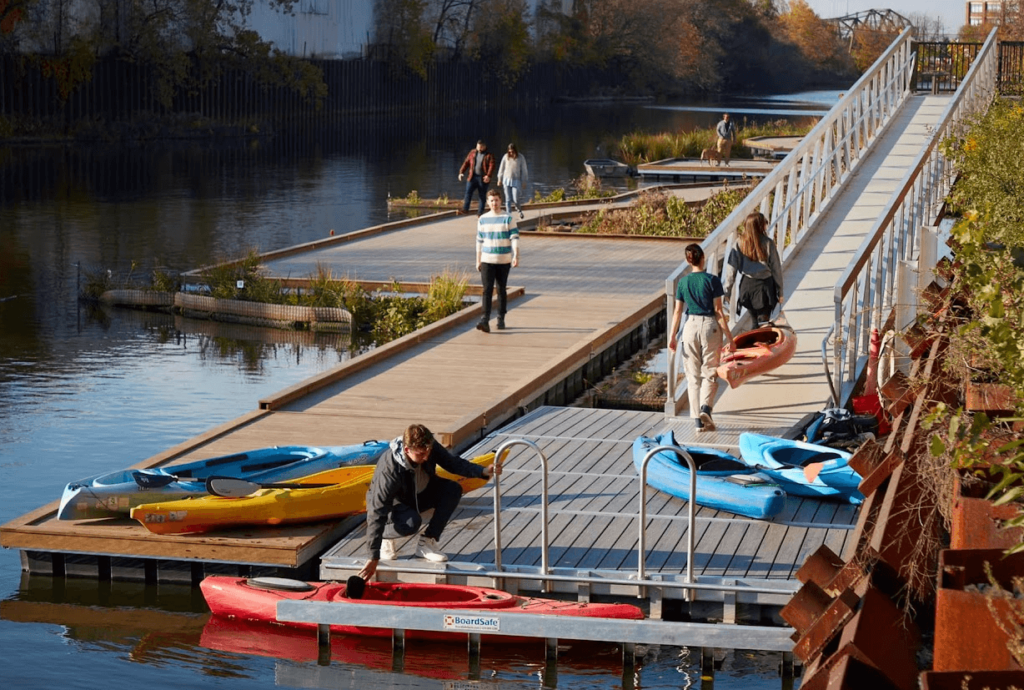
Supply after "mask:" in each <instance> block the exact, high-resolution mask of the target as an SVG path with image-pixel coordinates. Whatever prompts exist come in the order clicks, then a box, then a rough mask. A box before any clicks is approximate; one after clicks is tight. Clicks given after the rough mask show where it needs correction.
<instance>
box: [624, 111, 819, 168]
mask: <svg viewBox="0 0 1024 690" xmlns="http://www.w3.org/2000/svg"><path fill="white" fill-rule="evenodd" d="M815 124H816V123H815ZM812 127H813V124H811V125H798V124H794V123H792V122H790V121H788V120H774V121H772V122H763V123H752V124H747V121H746V119H744V121H743V122H742V123H740V124H737V127H736V143H735V144H733V147H732V156H733V157H734V158H753V153H752V152H751V150H750V149H748V148H747V147H746V146H744V145H743V140H744V139H751V138H753V137H764V136H776V137H782V136H803V135H805V134H807V133H808V132H809V131H811V129H812ZM717 140H718V135H717V134H715V128H714V127H707V128H700V129H694V130H691V131H689V132H658V133H647V132H630V133H629V134H625V135H623V136H622V137H621V138H620V139H619V140H618V141H615V142H611V143H610V144H609V146H608V150H609V151H617V152H618V158H619V159H620V160H621V161H622V162H623V163H625V164H626V165H631V166H633V167H636V166H637V165H640V164H642V163H652V162H654V161H660V160H665V159H668V158H699V157H700V154H701V151H703V150H704V149H706V148H711V147H712V146H714V145H715V142H716V141H717Z"/></svg>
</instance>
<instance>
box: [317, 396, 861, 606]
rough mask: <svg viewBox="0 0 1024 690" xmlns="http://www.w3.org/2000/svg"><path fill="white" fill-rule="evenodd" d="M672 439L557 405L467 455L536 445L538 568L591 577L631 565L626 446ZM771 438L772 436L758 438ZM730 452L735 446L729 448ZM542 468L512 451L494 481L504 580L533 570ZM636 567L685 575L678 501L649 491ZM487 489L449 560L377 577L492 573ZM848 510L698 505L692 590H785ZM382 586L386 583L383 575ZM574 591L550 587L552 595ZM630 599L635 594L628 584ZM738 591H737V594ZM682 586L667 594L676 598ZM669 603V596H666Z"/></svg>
mask: <svg viewBox="0 0 1024 690" xmlns="http://www.w3.org/2000/svg"><path fill="white" fill-rule="evenodd" d="M667 430H673V431H674V432H675V434H676V438H677V440H678V441H679V442H681V443H691V442H694V441H697V439H694V438H693V432H692V430H691V429H690V427H689V425H688V424H684V423H683V420H668V419H666V418H665V417H664V415H662V414H660V413H652V412H625V411H621V410H597V409H584V408H566V407H542V408H539V409H537V410H535V411H533V412H531V413H530V414H528V415H526V416H524V417H522V418H521V419H519V420H517V421H516V422H514V423H512V424H510V425H508V426H506V427H504V428H503V429H502V430H501V431H500V432H498V433H495V434H492V435H491V436H489V437H488V438H487V439H485V440H484V441H483V442H482V443H480V444H478V445H477V446H475V447H474V448H473V449H472V450H471V451H470V453H469V454H470V455H475V454H478V453H482V452H484V451H486V450H493V449H495V448H497V447H498V446H499V445H500V444H501V443H503V442H506V441H509V440H513V439H525V440H528V441H532V442H533V443H535V444H537V446H538V447H539V448H540V450H541V451H542V452H543V453H544V455H545V456H546V457H547V459H548V463H549V467H548V481H549V488H548V491H549V535H548V536H549V565H550V567H551V569H552V572H553V573H554V574H558V575H566V576H571V575H580V574H584V575H587V576H589V577H592V578H598V579H599V580H600V578H602V577H603V578H615V577H618V578H623V577H628V576H629V575H630V574H633V575H635V574H636V572H637V568H638V565H639V560H638V559H639V551H638V544H639V510H640V505H639V500H640V481H639V477H638V474H637V471H636V469H635V468H634V465H633V459H632V443H633V441H634V440H635V439H636V438H637V436H640V435H647V436H656V435H658V434H660V433H662V432H664V431H667ZM765 431H773V430H765ZM731 450H732V452H736V449H735V448H732V449H731ZM542 477H543V471H542V464H541V461H540V458H539V456H537V454H536V453H535V452H534V451H533V450H532V449H529V448H525V447H523V446H521V445H520V446H516V447H513V449H512V451H511V453H510V455H509V458H508V460H507V461H506V463H505V472H504V474H503V475H502V477H501V482H500V486H501V496H502V498H501V516H502V522H501V525H502V529H501V535H502V536H501V544H502V552H501V563H502V566H503V567H504V568H505V569H506V570H508V571H509V572H510V573H511V579H518V578H516V577H515V575H516V574H518V575H523V574H536V573H538V572H540V567H541V563H542V555H541V543H542V540H541V525H542V522H543V520H542V510H541V507H542V496H543V492H542ZM644 493H645V499H644V500H645V501H646V504H647V519H648V527H647V532H646V537H645V539H646V546H647V548H646V560H645V568H646V570H647V572H648V577H651V576H654V577H658V578H661V579H664V580H666V581H677V582H681V581H682V579H681V578H682V576H683V575H684V574H685V572H686V540H687V531H688V529H689V524H688V516H687V510H686V508H687V503H686V501H683V500H680V499H678V498H675V497H672V496H669V495H668V494H665V493H662V492H660V491H656V490H654V489H651V488H648V489H647V490H646V492H644ZM493 515H494V512H493V486H488V487H486V488H484V489H479V490H477V491H475V492H473V493H472V494H470V495H468V496H467V497H465V498H464V499H463V501H462V503H461V505H460V508H459V511H458V512H457V513H456V515H455V517H454V519H453V521H452V522H451V523H450V524H449V527H448V528H447V529H446V530H445V532H444V534H443V535H442V540H441V547H442V549H443V550H444V551H445V552H446V553H447V554H448V555H449V557H450V559H451V563H450V564H449V565H448V566H447V567H446V568H444V567H440V566H432V565H431V564H428V563H426V562H425V561H422V560H420V559H415V558H414V557H413V555H412V552H413V549H414V544H412V543H408V544H407V546H406V547H405V549H404V551H403V552H402V554H401V557H400V558H399V559H398V560H397V561H391V562H382V563H381V566H380V571H379V572H382V573H391V574H392V575H391V576H393V577H396V578H403V579H404V578H410V577H415V576H414V575H409V574H408V573H403V570H405V569H411V570H412V571H413V572H419V573H420V575H422V574H423V572H422V571H424V569H426V570H427V572H429V570H430V568H431V567H433V568H434V569H435V570H436V571H437V572H444V573H446V575H447V576H448V577H449V578H451V577H455V578H460V577H463V578H466V579H467V580H469V581H472V577H473V572H474V569H475V568H478V567H479V566H483V567H485V568H488V569H493V568H494V565H495V563H496V559H495V554H494V519H493ZM856 515H857V508H856V506H853V505H849V504H846V503H837V502H831V501H819V500H815V499H801V498H799V497H792V496H791V497H789V498H787V503H786V507H785V509H784V510H783V512H782V513H780V514H779V515H778V516H776V517H775V518H774V519H773V520H770V521H762V520H753V519H750V518H745V517H738V516H735V515H733V514H731V513H728V512H725V511H716V510H713V509H710V508H705V507H699V508H698V511H697V514H696V526H695V529H696V532H695V540H696V551H695V553H694V575H695V576H696V577H697V578H698V580H699V581H700V582H702V583H722V582H726V581H730V582H739V583H746V584H764V583H765V581H768V582H770V583H771V584H773V585H777V586H778V590H779V591H780V592H791V591H795V585H794V584H793V583H794V573H795V572H796V570H797V569H798V568H799V567H800V566H801V565H802V563H803V561H804V559H805V558H806V557H807V556H808V555H809V554H810V553H812V552H813V551H814V550H815V549H817V548H818V547H819V546H821V545H822V544H826V545H827V546H828V547H829V548H831V549H833V550H834V551H837V552H841V551H842V550H843V548H844V547H845V544H846V541H847V539H848V538H849V535H850V534H851V531H852V529H853V527H854V525H855V521H856ZM366 555H367V551H366V545H365V527H360V528H359V529H357V530H356V531H354V532H352V533H351V534H350V535H347V536H346V537H345V538H344V539H342V540H341V541H340V542H339V543H338V545H337V546H335V547H334V548H333V549H331V550H330V551H329V552H328V553H327V554H325V555H324V557H323V559H322V566H321V576H322V577H325V578H329V579H344V578H345V577H347V576H348V575H350V574H352V573H354V572H356V571H358V570H359V569H360V568H361V567H362V565H363V563H365V560H366ZM384 576H385V577H387V576H388V575H384ZM539 586H540V585H539V583H538V582H537V581H531V580H529V579H528V578H523V579H521V580H520V582H519V588H520V589H522V590H531V589H532V590H537V589H538V588H539ZM559 588H561V590H562V591H567V592H575V591H576V586H575V585H572V584H567V583H560V584H559V585H558V586H556V587H555V590H556V591H558V590H559ZM629 589H630V588H629V587H623V586H621V585H620V586H617V587H616V586H611V585H609V586H607V587H604V588H602V587H601V586H600V584H597V585H596V586H594V587H593V588H592V591H594V592H595V593H626V592H627V591H628V590H629ZM632 589H633V590H634V592H630V593H635V590H636V588H635V587H632ZM741 589H742V588H741ZM681 591H682V590H681V589H677V590H675V591H674V593H673V592H667V593H666V598H679V596H680V593H681ZM673 594H674V596H673ZM788 596H789V594H788V593H787V594H785V595H783V596H781V597H780V596H777V595H770V594H768V595H753V594H751V595H747V596H746V599H745V600H746V601H747V602H749V603H766V604H774V605H782V604H784V603H785V602H786V601H788ZM702 598H703V599H706V600H709V601H721V600H722V593H721V592H720V591H719V592H703V593H698V597H697V599H698V600H700V599H702Z"/></svg>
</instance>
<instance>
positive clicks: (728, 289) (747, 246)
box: [722, 212, 783, 328]
mask: <svg viewBox="0 0 1024 690" xmlns="http://www.w3.org/2000/svg"><path fill="white" fill-rule="evenodd" d="M737 274H739V275H740V276H741V278H740V287H739V292H738V294H737V297H736V313H737V314H738V313H739V308H740V307H744V308H746V309H747V311H749V312H750V313H751V315H752V316H753V317H754V327H755V328H756V327H758V326H762V325H765V324H770V323H771V318H772V312H773V311H774V310H775V305H776V304H782V299H783V294H782V262H781V261H780V260H779V249H778V247H776V246H775V241H774V240H772V238H771V237H769V236H768V220H767V219H766V218H765V217H764V214H762V213H758V212H754V213H751V214H750V215H748V216H747V219H746V220H745V221H744V222H743V231H742V232H741V233H740V236H739V238H738V239H737V240H736V244H735V245H734V246H733V248H732V251H731V252H729V258H728V259H727V260H726V265H725V276H724V279H723V281H722V283H723V287H724V288H725V295H726V297H727V298H728V297H729V296H730V295H732V286H733V284H734V283H735V282H736V276H737Z"/></svg>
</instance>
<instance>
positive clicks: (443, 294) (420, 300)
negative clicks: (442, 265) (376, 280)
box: [364, 269, 469, 345]
mask: <svg viewBox="0 0 1024 690" xmlns="http://www.w3.org/2000/svg"><path fill="white" fill-rule="evenodd" d="M468 285H469V277H468V276H467V275H466V274H464V273H456V272H453V271H451V270H449V269H445V270H444V272H443V273H441V274H439V275H435V276H431V278H430V287H429V288H428V290H427V294H426V296H425V297H418V296H407V295H403V288H402V285H401V283H399V282H398V281H392V283H391V286H390V288H389V289H388V291H387V292H388V294H382V295H377V296H375V297H373V298H372V300H371V303H372V307H371V313H370V319H371V320H369V321H366V322H364V323H367V324H372V328H371V331H372V333H373V338H374V341H375V342H376V343H377V344H378V345H380V344H383V343H386V342H389V341H391V340H394V339H395V338H400V337H402V336H403V335H406V334H408V333H412V332H413V331H415V330H418V329H420V328H423V327H424V326H428V325H430V324H432V323H434V322H435V321H439V320H441V319H443V318H445V317H447V316H451V315H452V314H454V313H455V312H457V311H459V310H460V309H462V308H463V307H464V306H465V302H464V297H465V295H466V287H467V286H468Z"/></svg>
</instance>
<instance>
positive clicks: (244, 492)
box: [206, 476, 336, 498]
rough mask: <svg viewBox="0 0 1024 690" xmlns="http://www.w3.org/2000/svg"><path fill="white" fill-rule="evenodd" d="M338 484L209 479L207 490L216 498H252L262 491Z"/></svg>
mask: <svg viewBox="0 0 1024 690" xmlns="http://www.w3.org/2000/svg"><path fill="white" fill-rule="evenodd" d="M326 486H336V484H300V483H298V482H251V481H249V480H248V479H239V478H238V477H217V476H214V477H209V478H207V480H206V490H207V491H208V492H209V493H211V494H213V495H214V496H222V497H224V498H244V497H246V496H252V495H253V494H254V493H256V492H257V491H259V490H261V489H322V488H324V487H326Z"/></svg>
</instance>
